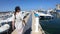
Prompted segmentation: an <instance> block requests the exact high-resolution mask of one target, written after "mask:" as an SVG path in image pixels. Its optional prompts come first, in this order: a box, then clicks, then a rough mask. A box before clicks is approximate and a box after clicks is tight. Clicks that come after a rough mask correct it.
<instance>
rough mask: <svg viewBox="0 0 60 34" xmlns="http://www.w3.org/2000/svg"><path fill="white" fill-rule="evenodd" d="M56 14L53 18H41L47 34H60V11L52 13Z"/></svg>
mask: <svg viewBox="0 0 60 34" xmlns="http://www.w3.org/2000/svg"><path fill="white" fill-rule="evenodd" d="M52 15H53V16H54V18H53V19H51V20H40V22H41V23H40V24H41V26H42V28H43V30H44V31H45V33H46V34H60V15H59V14H58V13H54V14H52Z"/></svg>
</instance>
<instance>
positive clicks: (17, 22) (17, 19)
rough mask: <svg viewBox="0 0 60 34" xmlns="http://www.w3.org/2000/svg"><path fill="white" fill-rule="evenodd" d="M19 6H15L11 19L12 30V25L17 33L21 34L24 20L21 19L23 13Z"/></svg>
mask: <svg viewBox="0 0 60 34" xmlns="http://www.w3.org/2000/svg"><path fill="white" fill-rule="evenodd" d="M20 10H21V9H20V7H19V6H17V7H16V8H15V13H14V14H13V17H12V18H13V20H12V28H13V30H14V26H15V28H16V30H17V31H18V34H22V33H23V28H24V25H23V23H25V21H24V20H23V17H24V16H23V14H22V12H20Z"/></svg>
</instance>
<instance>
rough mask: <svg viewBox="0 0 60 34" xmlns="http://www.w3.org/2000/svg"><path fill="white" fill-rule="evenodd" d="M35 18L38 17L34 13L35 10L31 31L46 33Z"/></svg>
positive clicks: (32, 33)
mask: <svg viewBox="0 0 60 34" xmlns="http://www.w3.org/2000/svg"><path fill="white" fill-rule="evenodd" d="M35 18H36V17H35V15H34V12H32V31H31V34H45V33H44V31H43V29H42V27H41V25H40V24H39V23H38V26H37V22H36V19H35ZM36 26H37V27H36Z"/></svg>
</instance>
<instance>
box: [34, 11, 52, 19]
mask: <svg viewBox="0 0 60 34" xmlns="http://www.w3.org/2000/svg"><path fill="white" fill-rule="evenodd" d="M35 13H36V14H38V15H39V18H40V20H49V19H53V15H51V14H50V13H45V12H38V11H37V12H35Z"/></svg>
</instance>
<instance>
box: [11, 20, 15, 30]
mask: <svg viewBox="0 0 60 34" xmlns="http://www.w3.org/2000/svg"><path fill="white" fill-rule="evenodd" d="M14 26H15V23H14V21H12V29H13V30H14Z"/></svg>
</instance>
